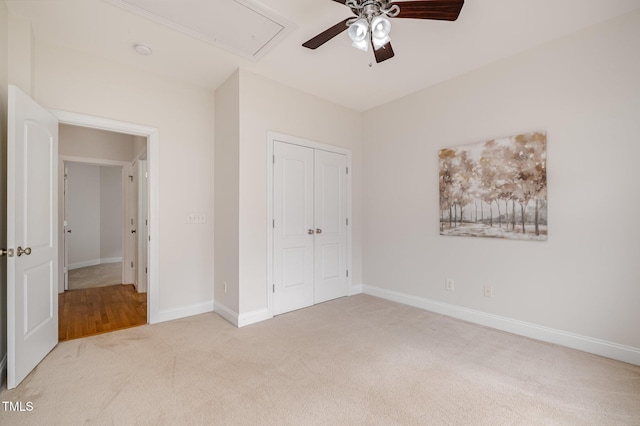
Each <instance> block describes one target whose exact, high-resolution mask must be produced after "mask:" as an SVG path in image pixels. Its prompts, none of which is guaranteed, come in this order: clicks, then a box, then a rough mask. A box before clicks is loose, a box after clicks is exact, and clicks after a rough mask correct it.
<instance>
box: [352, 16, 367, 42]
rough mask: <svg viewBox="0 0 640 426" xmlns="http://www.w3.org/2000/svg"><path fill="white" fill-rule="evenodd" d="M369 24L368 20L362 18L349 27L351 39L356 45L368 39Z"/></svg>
mask: <svg viewBox="0 0 640 426" xmlns="http://www.w3.org/2000/svg"><path fill="white" fill-rule="evenodd" d="M368 33H369V24H368V22H367V20H366V19H364V18H360V19H358V20H356V21H355V22H353V23H352V24H351V25H349V38H350V39H351V41H353V42H354V43H357V42H360V41H362V40H366V39H367V34H368Z"/></svg>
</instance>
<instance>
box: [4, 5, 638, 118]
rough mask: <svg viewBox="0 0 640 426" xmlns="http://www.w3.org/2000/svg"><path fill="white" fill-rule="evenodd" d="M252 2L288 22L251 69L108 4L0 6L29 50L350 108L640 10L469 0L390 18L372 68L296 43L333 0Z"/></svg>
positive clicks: (352, 57)
mask: <svg viewBox="0 0 640 426" xmlns="http://www.w3.org/2000/svg"><path fill="white" fill-rule="evenodd" d="M165 1H166V0H165ZM174 1H175V2H179V3H180V4H181V5H184V7H193V8H197V7H198V4H207V5H209V6H210V5H211V3H212V2H213V3H218V4H219V8H218V13H220V14H224V13H225V3H227V2H228V0H174ZM243 2H245V3H246V1H245V0H243ZM250 2H252V3H255V4H257V5H258V6H259V7H262V8H264V9H267V10H269V11H271V12H273V13H274V14H275V15H277V16H280V17H283V18H284V19H285V20H288V21H290V22H291V23H293V24H294V25H293V29H292V31H290V32H289V33H288V34H287V36H286V37H284V39H283V40H281V41H280V42H279V43H278V44H277V45H276V46H275V47H273V48H271V49H270V50H269V51H268V52H267V53H266V54H265V55H264V56H263V57H262V58H261V59H260V60H258V61H257V62H256V61H252V60H248V59H245V58H244V57H242V56H240V55H236V54H233V53H231V52H230V51H229V50H226V49H222V48H220V47H218V46H215V45H212V44H209V43H207V42H205V41H202V40H201V39H198V38H195V37H192V36H189V35H186V34H183V33H180V32H178V31H176V30H174V29H171V28H169V27H167V26H165V25H162V24H161V23H158V22H156V21H152V20H150V19H147V18H144V17H142V16H140V15H138V14H135V13H132V12H131V11H128V10H124V9H123V8H121V7H118V6H116V5H114V3H113V2H110V1H107V0H33V1H32V0H7V1H6V4H7V6H8V8H9V11H10V12H11V13H14V14H17V15H20V16H23V17H26V18H27V19H29V20H30V21H31V22H32V25H33V32H34V37H35V39H36V43H49V44H53V45H57V46H62V47H65V48H69V49H73V50H78V51H81V52H86V53H88V54H90V55H94V56H99V57H102V58H105V59H108V60H112V61H116V62H119V63H123V64H127V65H130V66H133V67H136V68H139V69H143V70H145V71H149V72H153V73H157V74H160V75H163V76H165V77H169V78H172V79H177V80H180V81H184V82H188V83H190V84H194V85H197V86H201V87H205V88H209V89H212V90H213V89H215V88H217V87H218V86H219V85H220V84H221V83H223V82H224V81H225V80H226V79H227V78H228V77H229V76H230V75H231V74H232V73H233V72H234V71H235V70H236V69H237V68H239V67H242V68H244V69H248V70H250V71H252V72H255V73H257V74H260V75H263V76H265V77H268V78H270V79H273V80H276V81H279V82H282V83H284V84H286V85H289V86H292V87H295V88H297V89H300V90H303V91H305V92H308V93H311V94H314V95H317V96H319V97H321V98H325V99H328V100H331V101H332V102H335V103H337V104H340V105H343V106H346V107H348V108H352V109H354V110H357V111H365V110H368V109H370V108H373V107H376V106H378V105H382V104H384V103H386V102H389V101H391V100H394V99H397V98H400V97H402V96H405V95H408V94H410V93H412V92H415V91H417V90H419V89H422V88H425V87H428V86H431V85H434V84H437V83H439V82H442V81H445V80H448V79H450V78H453V77H455V76H458V75H461V74H464V73H466V72H469V71H471V70H474V69H477V68H479V67H481V66H483V65H486V64H489V63H491V62H495V61H496V60H499V59H502V58H505V57H508V56H511V55H513V54H516V53H518V52H522V51H524V50H527V49H530V48H533V47H535V46H538V45H540V44H543V43H546V42H548V41H551V40H553V39H556V38H558V37H562V36H564V35H567V34H570V33H573V32H576V31H578V30H581V29H583V28H586V27H589V26H591V25H594V24H597V23H599V22H603V21H605V20H608V19H611V18H613V17H616V16H618V15H621V14H624V13H627V12H629V11H632V10H637V9H640V0H466V3H465V5H464V7H463V8H462V12H461V14H460V17H459V19H458V20H457V21H455V22H442V21H427V20H413V19H393V20H392V23H393V28H392V31H391V39H392V45H393V49H394V51H395V54H396V56H395V57H394V58H392V59H390V60H388V61H386V62H383V63H381V64H376V63H375V60H374V58H373V55H372V53H371V52H369V53H365V52H362V51H359V50H357V49H354V48H352V47H351V45H350V41H349V40H348V36H347V34H346V32H345V33H343V34H341V35H340V36H338V37H336V38H334V39H333V40H331V41H329V42H328V43H326V44H325V45H324V46H321V47H320V48H318V49H317V50H315V51H312V50H309V49H306V48H303V47H302V46H301V44H302V43H304V42H305V41H306V40H308V39H309V38H311V37H313V36H315V35H316V34H318V33H319V32H321V31H324V30H325V29H327V28H328V27H330V26H332V25H334V24H336V23H338V22H339V21H341V20H343V19H344V18H347V17H349V16H350V11H349V9H348V8H347V7H345V6H344V5H341V4H339V3H337V2H334V1H332V0H261V1H260V2H258V1H257V0H250ZM237 26H239V27H241V26H242V23H241V22H238V23H237ZM135 43H143V44H146V45H148V46H150V47H151V48H152V49H153V55H152V56H148V57H143V56H140V55H138V54H137V53H136V52H135V51H134V50H133V47H132V46H133V44H135ZM370 63H373V65H372V66H371V67H370V66H369V64H370Z"/></svg>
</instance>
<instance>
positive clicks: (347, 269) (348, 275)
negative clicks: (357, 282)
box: [347, 269, 349, 278]
mask: <svg viewBox="0 0 640 426" xmlns="http://www.w3.org/2000/svg"><path fill="white" fill-rule="evenodd" d="M347 278H349V270H348V269H347Z"/></svg>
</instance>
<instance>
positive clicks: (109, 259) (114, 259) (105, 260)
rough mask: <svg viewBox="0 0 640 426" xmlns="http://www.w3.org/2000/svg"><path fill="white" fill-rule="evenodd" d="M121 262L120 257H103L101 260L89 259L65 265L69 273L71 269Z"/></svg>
mask: <svg viewBox="0 0 640 426" xmlns="http://www.w3.org/2000/svg"><path fill="white" fill-rule="evenodd" d="M118 262H122V258H121V257H105V258H103V259H91V260H84V261H82V262H76V263H70V264H69V265H67V269H68V270H69V271H70V270H72V269H79V268H86V267H87V266H95V265H100V264H103V263H118Z"/></svg>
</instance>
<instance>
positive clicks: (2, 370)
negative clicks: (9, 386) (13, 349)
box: [0, 353, 7, 387]
mask: <svg viewBox="0 0 640 426" xmlns="http://www.w3.org/2000/svg"><path fill="white" fill-rule="evenodd" d="M6 378H7V354H6V353H5V354H4V356H3V357H2V361H0V387H2V385H3V384H4V381H5V380H6Z"/></svg>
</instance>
